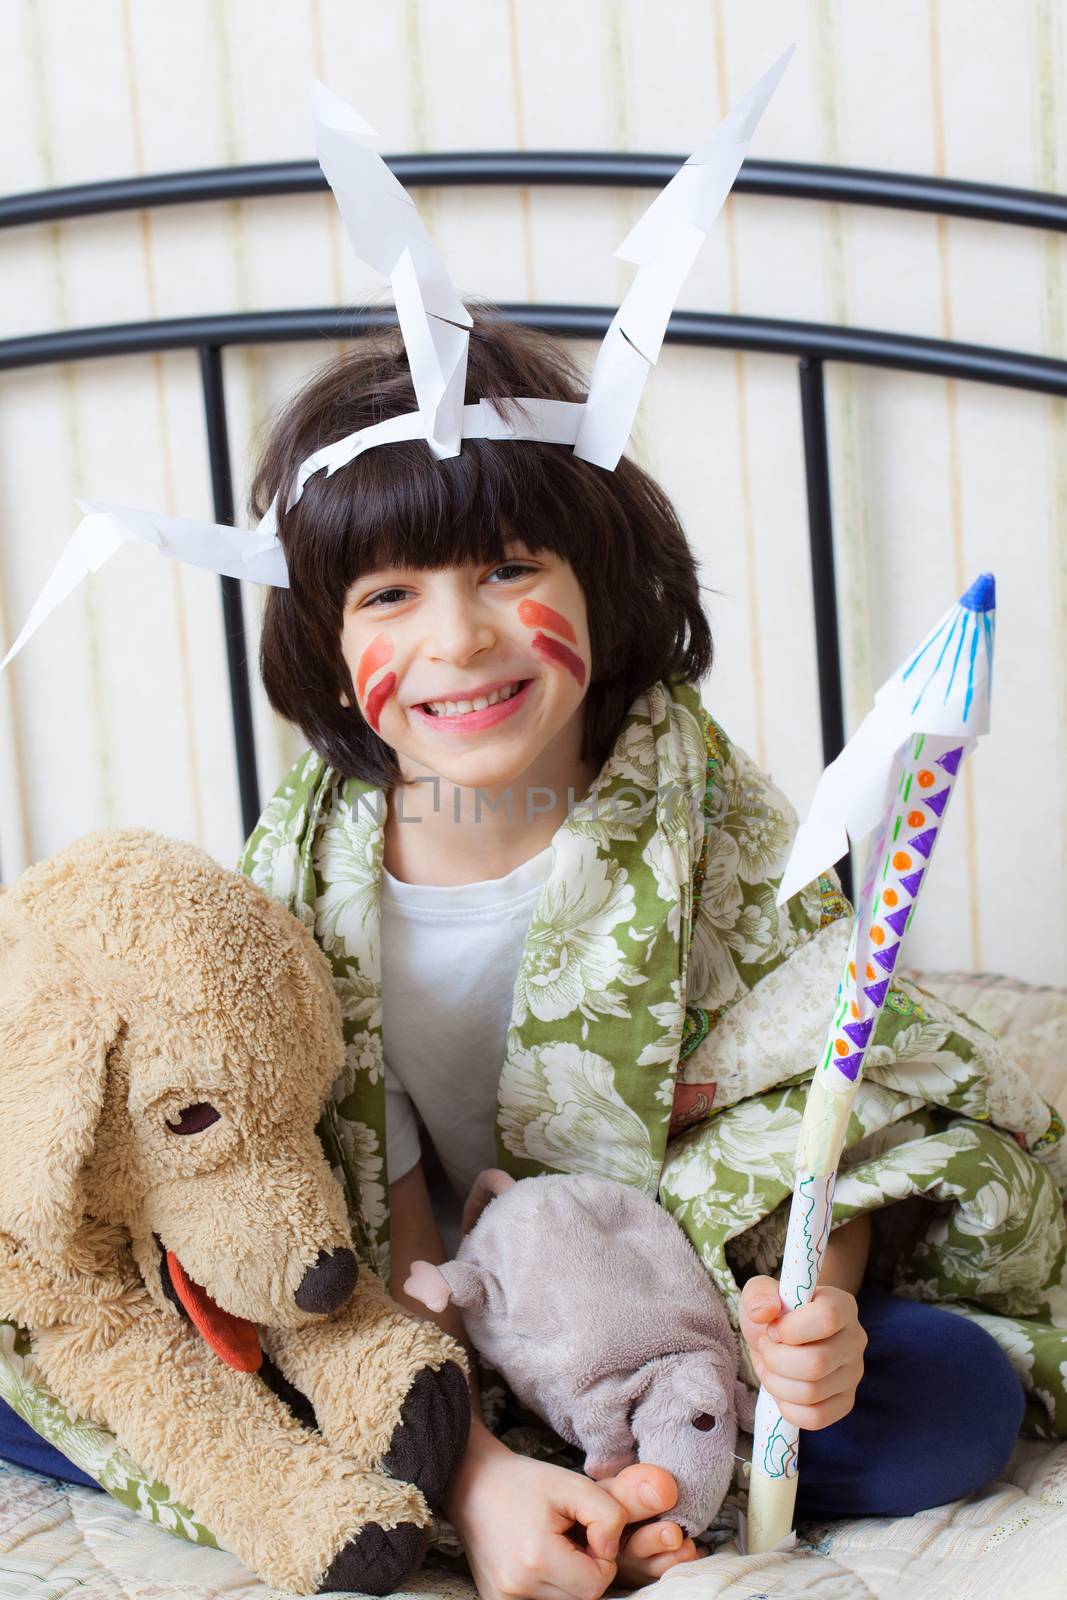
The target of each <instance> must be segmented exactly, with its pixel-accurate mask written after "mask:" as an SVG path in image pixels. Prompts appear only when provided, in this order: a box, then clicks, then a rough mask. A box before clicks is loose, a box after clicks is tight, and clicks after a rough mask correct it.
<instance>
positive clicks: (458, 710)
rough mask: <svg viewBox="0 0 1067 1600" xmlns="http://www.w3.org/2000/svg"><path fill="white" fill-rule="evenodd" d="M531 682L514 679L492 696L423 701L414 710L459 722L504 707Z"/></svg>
mask: <svg viewBox="0 0 1067 1600" xmlns="http://www.w3.org/2000/svg"><path fill="white" fill-rule="evenodd" d="M532 682H533V679H532V678H516V679H515V681H514V682H513V683H511V684H509V685H508V687H507V688H506V689H502V690H500V691H499V692H495V691H494V693H493V694H492V695H481V696H478V697H477V698H475V699H473V700H423V701H421V702H420V703H419V704H418V705H417V706H416V708H415V709H416V710H417V711H422V712H425V714H426V715H427V716H428V717H446V718H448V719H449V720H450V721H452V722H459V721H460V720H462V718H463V717H468V716H474V715H477V713H478V712H480V711H488V710H490V709H491V708H492V707H493V706H500V705H506V704H507V702H508V701H509V700H513V699H515V697H516V696H517V695H519V694H521V693H522V691H523V689H525V688H526V686H527V685H528V684H530V683H532Z"/></svg>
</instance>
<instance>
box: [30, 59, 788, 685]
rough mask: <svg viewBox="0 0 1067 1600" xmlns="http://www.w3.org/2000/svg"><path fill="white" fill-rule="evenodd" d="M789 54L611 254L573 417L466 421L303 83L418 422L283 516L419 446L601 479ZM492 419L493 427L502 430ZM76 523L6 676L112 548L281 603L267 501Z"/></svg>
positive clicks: (462, 326)
mask: <svg viewBox="0 0 1067 1600" xmlns="http://www.w3.org/2000/svg"><path fill="white" fill-rule="evenodd" d="M792 54H793V46H790V47H789V49H788V50H786V51H785V53H784V54H783V55H781V56H780V57H779V58H778V60H777V61H776V62H775V63H774V65H773V66H772V67H771V68H770V70H769V71H768V72H766V73H765V74H764V76H763V77H762V78H761V79H760V80H759V82H758V83H757V84H756V85H755V87H754V88H752V89H750V90H749V92H748V94H747V95H745V97H744V99H743V100H742V101H741V102H740V104H738V105H737V106H735V107H734V109H733V110H732V111H730V112H729V113H728V114H727V115H726V116H725V117H724V118H723V120H722V122H721V123H720V124H719V126H718V127H717V128H716V129H715V131H714V132H713V133H712V134H711V135H710V137H709V138H708V139H706V140H705V141H704V143H703V144H702V145H701V146H700V147H699V148H698V149H697V150H695V151H694V152H693V154H692V155H691V156H690V157H689V160H688V161H687V162H686V163H685V165H684V166H683V167H681V168H680V169H679V171H678V172H676V173H675V175H674V177H673V178H672V179H671V181H670V182H669V183H668V184H667V186H666V188H664V189H663V190H661V192H660V193H659V194H658V195H657V196H656V198H655V200H653V202H652V204H651V205H650V206H649V207H648V209H647V210H646V211H645V212H644V213H643V215H642V216H641V217H640V218H639V220H638V221H637V223H636V224H635V226H634V227H633V228H631V230H630V232H629V233H628V234H627V236H626V238H625V239H624V240H623V242H622V244H621V245H620V246H619V248H618V249H617V250H616V252H615V254H616V255H617V256H619V257H620V258H621V259H622V260H624V261H631V262H633V264H634V265H635V266H636V267H637V273H636V275H635V277H634V280H633V282H632V284H631V285H630V288H629V290H628V291H627V293H626V296H625V298H624V299H623V302H622V305H621V306H620V307H619V309H618V311H617V313H616V314H615V317H614V319H613V320H612V323H611V326H610V327H609V328H608V331H607V333H606V334H605V335H604V340H603V343H602V344H601V346H600V350H599V352H598V353H597V357H596V361H595V363H594V365H593V371H592V374H591V377H590V382H589V393H588V396H587V398H586V400H585V401H576V402H566V401H560V400H545V399H536V398H531V399H526V398H520V397H517V396H504V397H501V398H500V399H498V400H495V402H494V403H490V400H489V399H483V400H480V401H479V402H478V403H477V404H476V405H465V404H464V394H465V390H466V381H467V346H468V341H469V337H470V328H471V318H470V314H469V313H468V311H467V309H466V307H465V306H464V304H463V302H462V300H461V299H460V297H459V295H458V294H457V293H456V290H455V288H454V287H453V285H452V282H451V280H450V278H449V276H448V273H447V272H446V270H445V267H444V264H443V263H442V261H441V258H440V256H439V255H438V254H437V251H436V250H435V248H434V246H433V243H432V242H431V240H430V237H429V235H428V234H427V232H426V229H425V228H424V227H423V224H422V222H421V220H420V218H419V215H418V212H417V211H416V209H415V205H414V202H413V201H412V199H411V196H410V195H409V194H408V193H407V191H406V190H405V189H404V187H403V185H402V184H400V183H399V182H398V181H397V179H396V178H395V177H394V176H393V174H392V173H391V172H390V170H389V168H388V167H387V166H386V164H385V162H384V161H383V160H382V158H381V156H379V155H378V154H377V153H376V152H375V151H373V150H371V149H369V148H368V146H367V144H366V142H365V141H366V140H367V139H369V138H375V137H377V136H376V134H375V132H374V129H373V128H371V127H370V126H369V125H368V124H367V123H366V122H364V121H363V119H362V117H360V116H359V114H358V113H357V112H356V111H354V110H353V109H352V107H351V106H349V105H347V104H346V103H345V101H343V100H341V99H340V98H339V97H338V96H337V95H335V94H333V93H331V91H330V90H329V89H327V88H326V87H325V85H324V84H321V83H317V84H316V85H315V89H314V96H313V111H314V122H315V148H316V151H317V153H318V157H319V163H320V165H321V167H322V170H323V172H324V173H325V175H326V179H327V182H328V183H329V185H330V188H331V189H332V190H333V194H334V199H335V200H336V201H337V205H338V209H339V210H340V213H341V219H342V221H343V223H344V225H345V230H346V231H347V233H348V236H349V238H350V239H351V241H352V244H353V247H354V248H355V251H356V254H357V255H358V256H359V257H360V259H361V260H363V261H366V262H367V263H368V264H369V265H370V266H373V267H376V268H377V269H378V271H379V272H381V273H383V274H384V275H385V276H387V277H388V278H389V281H390V284H391V285H392V289H393V295H394V297H395V300H396V310H397V319H398V321H399V323H400V331H401V334H402V336H403V340H404V347H405V350H406V352H407V358H408V363H409V365H410V367H411V376H412V381H413V383H414V387H415V397H416V400H417V401H418V410H417V411H413V412H409V413H407V414H406V415H404V416H399V417H390V418H388V419H387V420H386V421H384V422H380V423H376V424H375V425H374V426H373V427H370V428H364V429H362V430H361V431H360V432H358V433H352V434H349V435H348V436H347V438H344V439H338V440H336V441H335V442H334V443H333V444H330V445H327V446H326V447H325V448H324V449H322V450H318V451H316V452H315V454H314V455H313V456H309V457H308V459H307V460H306V461H304V462H302V463H301V465H300V468H299V471H298V472H297V476H296V482H295V484H294V487H293V489H292V491H291V493H290V495H289V499H288V502H287V506H286V509H287V510H291V509H292V507H293V506H294V505H295V504H296V502H297V501H298V500H299V498H300V496H301V494H302V493H303V491H304V485H305V484H306V483H307V482H308V479H309V478H311V477H313V476H314V474H315V473H316V472H319V471H321V470H322V468H324V467H325V469H326V471H327V473H328V474H332V473H334V472H336V471H337V470H338V468H340V467H344V466H347V465H348V463H349V462H351V461H354V460H355V459H356V457H357V456H360V455H362V454H363V452H364V451H365V450H371V449H373V448H375V447H376V446H378V445H384V444H396V443H399V442H400V441H402V440H411V439H425V440H426V442H427V444H428V445H429V447H430V449H431V450H432V451H433V453H434V455H436V456H437V457H439V458H441V459H444V458H446V457H448V456H455V455H458V454H459V452H460V448H461V445H462V441H463V440H464V439H499V440H507V439H527V440H534V441H537V442H539V443H542V444H569V445H571V446H572V447H573V450H574V453H575V455H577V456H580V457H581V458H582V459H583V460H585V461H591V462H593V463H594V464H595V465H597V466H600V467H603V468H604V469H605V470H606V471H608V472H612V471H614V469H615V467H616V466H617V465H618V463H619V458H620V457H621V455H622V453H623V451H624V450H625V448H626V444H627V441H628V440H629V437H630V430H631V429H632V427H633V424H634V418H635V417H636V415H637V407H638V404H639V402H640V399H641V393H642V391H643V389H644V386H645V380H646V379H647V377H648V374H649V372H650V371H651V369H652V367H653V366H655V364H656V361H657V360H658V358H659V353H660V348H661V346H662V344H663V336H664V334H665V332H666V329H667V323H668V321H669V320H670V315H671V311H672V310H673V308H674V305H675V302H676V301H677V299H678V295H679V293H680V292H681V288H682V285H683V284H684V282H685V280H686V278H687V277H688V276H689V272H690V270H691V268H692V266H693V263H694V262H695V261H696V258H697V256H698V254H699V252H700V250H701V247H702V246H703V244H704V241H705V239H706V238H707V236H708V233H709V232H710V230H711V227H712V225H713V223H714V221H715V219H716V217H717V216H718V214H719V212H720V211H721V210H722V207H723V204H724V203H725V200H726V197H727V195H728V194H729V192H730V189H731V187H732V186H733V182H734V179H735V178H736V177H737V174H738V172H739V171H740V169H741V163H742V161H743V160H744V158H745V153H746V151H747V149H748V146H749V143H750V141H751V139H752V135H753V134H754V133H755V131H756V126H757V124H758V122H759V120H760V117H761V116H762V115H763V112H764V110H765V109H766V107H767V103H768V101H769V100H770V98H771V96H772V95H773V93H774V91H775V89H776V88H777V87H778V83H779V81H780V79H781V77H782V74H783V72H784V71H785V69H786V67H787V65H788V63H789V59H790V57H791V55H792ZM498 406H499V407H500V408H501V409H502V410H503V411H504V413H505V415H506V420H505V417H504V416H501V414H500V410H498V409H497V407H498ZM78 505H79V506H80V507H81V509H82V511H83V512H85V516H84V517H83V519H82V521H81V522H80V523H79V524H78V527H77V528H76V529H75V531H74V533H73V534H72V535H71V538H70V539H69V540H68V542H67V545H66V547H65V548H64V550H63V552H62V554H61V555H60V558H59V560H58V562H57V563H56V566H55V569H54V570H53V572H52V575H51V577H50V578H49V579H48V582H47V583H46V585H45V587H44V590H43V591H42V593H41V595H40V596H39V598H38V600H37V602H36V604H35V605H34V607H33V610H32V611H31V612H30V615H29V617H28V618H27V621H26V624H25V626H24V627H23V629H22V632H21V633H20V634H19V636H18V638H17V639H16V640H15V643H14V644H13V645H12V646H11V649H10V650H9V651H8V653H7V655H6V656H5V657H4V660H3V661H2V662H0V671H3V669H4V667H6V666H7V664H8V662H9V661H11V660H12V658H13V657H14V656H15V655H17V654H18V652H19V650H21V649H22V646H23V645H24V644H25V643H26V641H27V640H28V639H29V638H30V637H31V635H32V634H34V633H35V632H36V631H37V629H38V628H39V627H40V625H41V623H42V622H44V620H45V618H46V617H47V616H48V615H49V614H50V612H52V611H53V610H54V609H55V607H56V606H57V605H59V604H60V602H61V601H62V600H65V599H66V597H67V595H69V594H71V593H72V592H73V590H74V589H75V588H76V587H77V586H78V584H79V583H80V582H81V581H82V579H83V578H84V577H85V576H86V574H87V573H89V572H95V571H96V570H97V569H98V568H99V567H101V566H102V565H103V564H104V562H105V561H107V560H108V559H109V558H110V557H111V556H112V555H114V553H115V551H116V550H117V549H118V548H119V547H120V546H121V545H122V544H125V543H129V542H131V541H141V542H143V543H146V544H154V545H155V546H156V548H157V549H158V550H159V551H160V553H161V554H162V555H168V556H173V557H174V558H175V559H177V560H179V561H186V562H188V563H190V564H191V565H193V566H198V567H206V568H208V570H209V571H213V572H218V573H220V574H224V575H227V576H230V577H235V578H247V579H248V580H249V581H250V582H252V583H265V584H271V585H273V586H275V587H276V588H283V589H284V588H287V587H288V584H289V577H288V572H287V570H286V565H285V556H284V553H283V551H282V547H281V544H280V543H279V541H278V504H277V500H275V501H274V502H273V503H272V504H271V506H270V507H269V508H268V510H267V512H266V514H265V516H264V517H263V518H262V519H261V521H260V522H259V524H258V526H257V527H256V528H255V529H245V528H233V527H229V526H227V525H225V524H222V523H216V522H190V521H186V520H185V519H184V518H181V517H164V516H158V515H156V514H155V513H154V512H149V511H133V510H129V509H127V508H126V507H124V506H114V505H105V504H101V503H99V502H95V501H84V500H79V501H78Z"/></svg>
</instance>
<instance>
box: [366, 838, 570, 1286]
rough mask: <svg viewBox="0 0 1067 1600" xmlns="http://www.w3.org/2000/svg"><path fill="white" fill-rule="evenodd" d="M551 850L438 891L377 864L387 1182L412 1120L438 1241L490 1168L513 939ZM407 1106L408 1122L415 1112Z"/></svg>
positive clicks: (516, 946) (408, 1148)
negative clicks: (428, 1178)
mask: <svg viewBox="0 0 1067 1600" xmlns="http://www.w3.org/2000/svg"><path fill="white" fill-rule="evenodd" d="M551 864H552V846H551V845H548V846H547V847H546V848H545V849H544V850H542V851H541V853H540V855H536V856H533V857H532V858H531V859H530V860H529V861H524V862H523V863H522V864H521V866H518V867H516V868H515V870H514V871H513V872H509V873H508V874H507V876H506V877H503V878H490V879H487V880H486V881H485V882H482V883H463V884H456V885H449V886H447V887H441V886H439V885H437V884H423V883H402V882H401V881H400V880H399V879H398V878H394V877H393V875H392V873H391V872H389V871H388V870H387V869H385V868H384V867H383V869H382V891H381V931H382V1046H383V1049H384V1053H385V1062H386V1066H385V1134H386V1149H387V1154H388V1162H389V1181H390V1183H395V1182H396V1180H397V1179H398V1178H402V1177H403V1176H404V1173H405V1172H410V1170H411V1168H412V1167H413V1166H414V1165H415V1163H416V1162H417V1161H418V1160H419V1158H420V1154H421V1149H420V1143H419V1123H418V1118H421V1120H422V1123H423V1125H424V1127H425V1130H426V1133H427V1135H428V1136H429V1138H430V1139H431V1140H432V1141H433V1146H434V1149H435V1150H436V1152H437V1156H438V1159H439V1161H440V1163H441V1166H442V1168H443V1170H444V1175H445V1180H446V1191H445V1192H444V1193H436V1194H434V1196H433V1198H434V1211H435V1215H436V1217H437V1222H438V1226H439V1227H440V1229H441V1236H442V1239H443V1241H444V1244H445V1248H446V1249H447V1250H448V1251H449V1253H450V1254H451V1253H453V1252H454V1250H455V1248H456V1245H457V1243H458V1240H459V1216H460V1212H461V1210H462V1208H463V1202H464V1200H465V1199H466V1197H467V1193H468V1191H469V1190H470V1186H471V1184H472V1183H473V1181H474V1179H475V1178H476V1177H477V1176H478V1173H479V1172H481V1171H482V1169H483V1168H484V1167H492V1166H495V1165H496V1137H495V1122H496V1095H497V1084H498V1082H499V1079H500V1071H501V1068H502V1066H503V1064H504V1047H505V1039H506V1035H507V1028H508V1022H509V1021H510V1018H511V1005H512V997H513V993H514V988H515V978H516V976H517V974H518V970H519V961H520V959H521V957H522V946H523V940H524V939H525V936H526V931H527V929H528V927H529V925H530V918H531V916H532V915H533V910H534V906H535V905H536V903H537V897H538V895H539V893H540V890H541V886H542V884H543V883H544V881H545V879H546V878H547V877H548V874H549V870H550V867H551ZM416 1111H417V1112H418V1118H417V1117H416Z"/></svg>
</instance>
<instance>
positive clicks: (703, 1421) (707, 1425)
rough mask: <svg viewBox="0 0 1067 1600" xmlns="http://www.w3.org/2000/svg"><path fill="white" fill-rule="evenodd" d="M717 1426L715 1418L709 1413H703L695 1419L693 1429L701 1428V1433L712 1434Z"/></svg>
mask: <svg viewBox="0 0 1067 1600" xmlns="http://www.w3.org/2000/svg"><path fill="white" fill-rule="evenodd" d="M714 1426H715V1418H714V1417H713V1416H710V1415H709V1413H708V1412H707V1411H702V1412H701V1413H700V1415H699V1417H694V1418H693V1427H694V1428H699V1429H700V1431H701V1433H710V1432H711V1430H712V1428H714Z"/></svg>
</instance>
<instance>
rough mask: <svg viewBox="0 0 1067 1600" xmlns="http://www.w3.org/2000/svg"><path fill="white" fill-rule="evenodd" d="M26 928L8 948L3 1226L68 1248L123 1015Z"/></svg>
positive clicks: (0, 987) (2, 962)
mask: <svg viewBox="0 0 1067 1600" xmlns="http://www.w3.org/2000/svg"><path fill="white" fill-rule="evenodd" d="M20 920H21V919H20ZM5 921H6V919H5ZM3 931H4V932H8V931H13V930H11V929H10V924H8V926H7V927H6V928H5V929H4V930H3ZM26 932H27V933H28V935H29V936H28V937H27V938H25V939H19V940H18V941H17V943H16V945H15V946H14V947H13V946H12V945H8V947H7V949H6V950H3V949H0V1231H2V1232H4V1233H6V1234H8V1235H10V1236H11V1237H12V1238H13V1239H16V1240H18V1241H20V1242H21V1243H23V1244H25V1245H27V1246H28V1247H29V1248H30V1249H31V1250H32V1251H33V1252H34V1253H35V1254H37V1253H41V1252H44V1253H53V1252H55V1251H57V1250H58V1251H59V1252H61V1253H62V1252H63V1251H64V1249H65V1247H66V1244H67V1242H68V1241H69V1240H70V1238H71V1237H72V1235H73V1234H74V1232H75V1230H76V1229H77V1228H78V1227H79V1225H80V1223H81V1221H82V1218H83V1216H84V1214H85V1201H84V1195H83V1188H82V1171H83V1168H84V1166H85V1163H86V1162H87V1161H88V1160H89V1157H90V1156H91V1155H92V1153H93V1147H94V1144H95V1140H96V1127H97V1123H98V1121H99V1118H100V1114H101V1111H102V1109H103V1103H104V1090H105V1085H106V1080H107V1056H108V1051H109V1050H110V1048H111V1046H112V1044H113V1043H114V1041H115V1039H116V1038H117V1037H118V1035H119V1034H120V1033H121V1030H122V1023H121V1021H120V1020H119V1017H118V1015H117V1013H114V1012H113V1010H112V1008H111V1007H110V1006H109V1005H108V1004H107V1003H106V1002H102V1003H100V1004H99V1005H98V1004H96V1003H94V1001H93V999H92V998H91V997H90V996H89V995H87V994H83V993H81V992H80V989H79V987H78V986H77V985H76V983H75V980H74V979H73V977H72V976H71V975H70V974H69V973H65V972H63V971H62V970H61V969H60V968H59V966H58V962H57V960H56V958H55V956H54V955H52V956H51V959H49V957H50V954H51V953H50V951H49V950H48V948H47V941H46V940H44V939H42V938H41V937H40V936H39V935H35V934H32V933H29V930H28V929H27V930H26Z"/></svg>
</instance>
